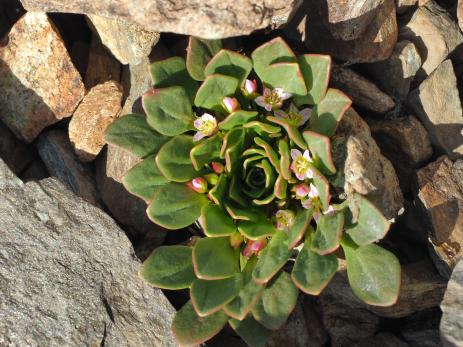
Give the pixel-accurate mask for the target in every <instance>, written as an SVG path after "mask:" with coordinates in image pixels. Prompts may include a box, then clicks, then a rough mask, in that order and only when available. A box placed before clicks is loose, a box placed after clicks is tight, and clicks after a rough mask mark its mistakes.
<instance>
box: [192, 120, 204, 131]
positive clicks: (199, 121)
mask: <svg viewBox="0 0 463 347" xmlns="http://www.w3.org/2000/svg"><path fill="white" fill-rule="evenodd" d="M202 124H203V120H202V119H201V118H196V119H195V121H194V122H193V125H194V126H195V128H196V129H199V128H200V127H201V125H202Z"/></svg>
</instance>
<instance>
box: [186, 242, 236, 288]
mask: <svg viewBox="0 0 463 347" xmlns="http://www.w3.org/2000/svg"><path fill="white" fill-rule="evenodd" d="M238 258H239V253H237V252H235V250H234V249H233V248H232V247H231V246H230V238H229V237H205V238H202V239H199V240H198V241H197V242H196V244H195V246H194V248H193V265H194V269H195V273H196V276H197V277H198V278H201V279H204V280H220V279H223V278H227V277H231V276H233V275H234V274H235V272H239V266H238V265H239V259H238Z"/></svg>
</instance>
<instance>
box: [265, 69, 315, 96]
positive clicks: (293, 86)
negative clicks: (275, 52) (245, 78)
mask: <svg viewBox="0 0 463 347" xmlns="http://www.w3.org/2000/svg"><path fill="white" fill-rule="evenodd" d="M259 77H261V78H262V81H263V82H264V83H265V84H266V85H268V86H270V87H272V88H283V90H284V91H285V92H287V93H291V94H294V95H306V94H307V87H306V86H305V82H304V78H303V77H302V72H301V69H300V68H299V64H298V63H276V64H272V65H269V66H267V67H266V68H265V69H264V70H263V71H262V76H259Z"/></svg>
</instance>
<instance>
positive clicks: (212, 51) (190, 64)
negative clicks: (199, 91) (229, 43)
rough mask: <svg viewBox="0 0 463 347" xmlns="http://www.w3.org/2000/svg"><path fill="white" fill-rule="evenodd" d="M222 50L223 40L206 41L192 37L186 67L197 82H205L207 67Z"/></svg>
mask: <svg viewBox="0 0 463 347" xmlns="http://www.w3.org/2000/svg"><path fill="white" fill-rule="evenodd" d="M221 48H222V41H221V40H205V39H199V38H197V37H193V36H191V37H190V41H189V42H188V48H187V56H186V67H187V69H188V72H189V74H190V76H191V77H193V78H194V79H195V80H197V81H204V79H205V78H206V76H205V74H204V70H205V69H206V65H207V64H208V63H209V61H210V60H211V59H212V57H213V56H214V55H216V54H217V52H218V51H220V49H221Z"/></svg>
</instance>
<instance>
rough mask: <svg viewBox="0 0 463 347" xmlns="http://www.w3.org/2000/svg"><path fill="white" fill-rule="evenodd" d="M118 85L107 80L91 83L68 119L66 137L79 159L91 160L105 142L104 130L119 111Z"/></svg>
mask: <svg viewBox="0 0 463 347" xmlns="http://www.w3.org/2000/svg"><path fill="white" fill-rule="evenodd" d="M121 102H122V87H121V86H120V85H119V83H117V82H114V81H108V82H106V83H103V84H99V85H97V86H95V87H93V88H92V89H91V90H90V91H89V92H88V94H87V95H86V96H85V97H84V99H83V100H82V102H81V103H80V105H79V107H77V110H76V112H74V116H73V117H72V118H71V122H70V123H69V139H70V140H71V143H72V146H73V147H74V151H75V153H76V154H77V156H78V157H79V159H80V160H82V161H84V162H88V161H92V160H94V159H95V158H96V156H97V155H98V153H100V151H101V150H102V148H103V146H104V145H105V139H104V133H105V131H106V128H107V127H108V126H109V124H111V123H112V122H113V121H114V120H115V119H116V118H117V117H118V116H119V113H120V111H121Z"/></svg>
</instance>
